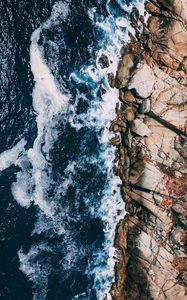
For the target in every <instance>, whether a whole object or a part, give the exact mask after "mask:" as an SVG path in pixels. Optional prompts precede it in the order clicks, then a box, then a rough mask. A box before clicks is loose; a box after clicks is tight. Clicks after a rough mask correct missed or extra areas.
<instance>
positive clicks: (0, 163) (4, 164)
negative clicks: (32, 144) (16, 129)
mask: <svg viewBox="0 0 187 300" xmlns="http://www.w3.org/2000/svg"><path fill="white" fill-rule="evenodd" d="M26 143H27V142H26V141H25V139H21V141H19V142H18V143H17V144H16V145H15V146H14V147H13V148H12V149H10V150H6V151H4V152H2V153H1V154H0V172H2V171H3V170H5V169H7V168H9V167H10V166H11V165H12V164H15V165H16V164H17V163H18V160H19V157H20V156H22V154H23V153H24V152H25V145H26Z"/></svg>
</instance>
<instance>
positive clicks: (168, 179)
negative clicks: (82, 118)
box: [110, 0, 187, 300]
mask: <svg viewBox="0 0 187 300" xmlns="http://www.w3.org/2000/svg"><path fill="white" fill-rule="evenodd" d="M145 10H146V12H147V13H148V14H149V17H148V20H147V22H146V24H145V21H144V16H141V15H139V12H138V10H137V9H136V8H133V10H132V13H131V16H130V18H131V25H132V27H133V28H134V29H135V36H132V34H131V35H130V38H131V42H129V43H127V44H126V45H124V46H123V48H122V55H121V60H120V62H119V66H118V71H117V74H116V77H115V83H114V79H113V82H112V83H113V86H115V87H116V88H117V89H118V90H119V99H120V101H121V105H120V107H117V108H116V118H115V119H114V120H113V121H112V122H111V126H110V131H112V132H114V137H113V138H112V139H111V141H110V142H111V144H112V145H113V146H115V147H116V154H117V155H116V160H118V162H117V164H115V165H114V173H115V174H116V175H118V176H119V177H120V179H121V181H122V188H121V192H122V197H123V200H124V202H125V204H126V211H127V215H126V216H125V218H124V219H123V220H121V221H120V222H119V224H118V225H117V228H116V237H115V241H114V245H115V247H116V248H117V249H118V253H119V260H118V261H117V262H116V265H115V283H114V284H113V285H112V288H111V295H112V298H113V299H115V300H125V299H128V300H130V299H132V300H135V299H153V300H154V299H160V300H162V299H170V300H173V299H175V300H180V299H181V300H185V299H187V290H186V285H187V272H186V270H187V258H186V239H187V235H186V226H187V221H186V218H185V216H186V211H187V199H186V192H187V171H186V170H187V168H186V166H187V163H186V159H187V130H186V129H187V121H186V115H187V110H186V108H187V107H186V103H187V75H186V74H187V8H185V1H183V0H181V1H169V3H168V2H167V1H156V0H154V1H147V2H146V4H145ZM142 26H143V30H142V31H141V29H140V30H139V28H142Z"/></svg>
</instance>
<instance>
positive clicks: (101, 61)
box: [98, 54, 110, 69]
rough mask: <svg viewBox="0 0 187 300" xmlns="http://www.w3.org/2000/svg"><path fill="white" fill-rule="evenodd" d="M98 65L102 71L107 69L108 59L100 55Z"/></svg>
mask: <svg viewBox="0 0 187 300" xmlns="http://www.w3.org/2000/svg"><path fill="white" fill-rule="evenodd" d="M98 63H99V65H100V67H101V68H102V69H105V68H108V67H109V65H110V64H109V59H108V57H107V56H106V55H105V54H102V55H101V56H100V57H99V59H98Z"/></svg>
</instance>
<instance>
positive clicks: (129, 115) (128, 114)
mask: <svg viewBox="0 0 187 300" xmlns="http://www.w3.org/2000/svg"><path fill="white" fill-rule="evenodd" d="M124 117H125V119H126V120H127V121H133V120H134V119H135V110H134V109H133V108H127V109H126V110H125V114H124Z"/></svg>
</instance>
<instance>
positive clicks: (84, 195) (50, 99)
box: [0, 0, 140, 300]
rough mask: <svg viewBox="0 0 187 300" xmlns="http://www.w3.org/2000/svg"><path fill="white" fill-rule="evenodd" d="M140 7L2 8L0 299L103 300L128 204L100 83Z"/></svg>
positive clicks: (96, 1)
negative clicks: (118, 228) (115, 168)
mask: <svg viewBox="0 0 187 300" xmlns="http://www.w3.org/2000/svg"><path fill="white" fill-rule="evenodd" d="M139 2H140V1H136V2H134V4H132V3H130V1H125V0H108V1H107V0H65V1H58V0H57V1H54V0H1V2H0V22H1V31H0V40H1V47H0V68H1V71H0V86H1V89H0V93H1V95H0V106H1V107H0V222H1V224H0V300H30V299H33V300H52V299H53V300H73V299H74V300H75V299H78V300H83V299H84V300H103V299H104V297H106V299H108V300H109V299H111V297H110V293H109V292H110V287H111V284H112V282H113V281H114V264H115V260H116V259H117V253H116V250H115V249H114V247H113V242H114V236H115V227H116V224H117V223H118V222H119V220H120V219H121V218H122V217H123V216H124V204H123V202H122V199H121V195H120V184H121V183H120V180H119V179H118V177H116V176H115V175H114V174H113V172H112V166H113V160H114V149H113V147H112V146H110V144H109V139H110V137H111V133H110V132H109V130H108V128H109V126H110V121H111V120H112V119H113V118H114V116H115V107H116V104H117V102H118V93H117V91H116V90H115V89H112V88H111V87H110V86H109V84H108V81H107V74H109V73H111V72H113V73H114V74H115V72H116V69H117V64H118V61H119V57H120V49H121V47H122V45H123V44H124V43H125V42H126V41H127V39H128V26H129V24H128V15H129V11H130V9H131V7H132V6H131V5H138V4H139ZM102 54H105V55H107V56H108V58H109V61H110V64H109V66H106V67H105V68H102V67H101V66H100V64H99V57H100V56H101V55H102Z"/></svg>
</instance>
